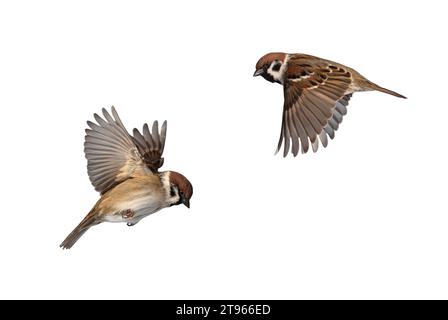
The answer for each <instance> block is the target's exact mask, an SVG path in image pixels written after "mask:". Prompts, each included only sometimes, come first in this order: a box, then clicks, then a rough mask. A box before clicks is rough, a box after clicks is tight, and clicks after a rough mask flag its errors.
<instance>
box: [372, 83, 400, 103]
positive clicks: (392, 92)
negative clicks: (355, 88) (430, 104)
mask: <svg viewBox="0 0 448 320" xmlns="http://www.w3.org/2000/svg"><path fill="white" fill-rule="evenodd" d="M367 86H368V88H369V89H372V90H376V91H380V92H384V93H387V94H390V95H393V96H395V97H398V98H403V99H407V98H406V97H405V96H403V95H401V94H399V93H398V92H395V91H392V90H389V89H386V88H383V87H381V86H379V85H377V84H375V83H373V82H370V81H368V84H367Z"/></svg>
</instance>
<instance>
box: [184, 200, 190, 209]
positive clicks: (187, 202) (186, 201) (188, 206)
mask: <svg viewBox="0 0 448 320" xmlns="http://www.w3.org/2000/svg"><path fill="white" fill-rule="evenodd" d="M182 203H183V204H184V206H186V207H187V208H188V209H190V200H188V199H182Z"/></svg>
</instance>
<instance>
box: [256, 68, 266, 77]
mask: <svg viewBox="0 0 448 320" xmlns="http://www.w3.org/2000/svg"><path fill="white" fill-rule="evenodd" d="M263 72H264V69H257V70H255V72H254V77H257V76H259V75H261V74H262V73H263Z"/></svg>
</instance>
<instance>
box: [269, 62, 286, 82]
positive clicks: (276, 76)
mask: <svg viewBox="0 0 448 320" xmlns="http://www.w3.org/2000/svg"><path fill="white" fill-rule="evenodd" d="M273 67H274V64H271V66H270V67H269V69H268V73H269V74H270V75H271V76H272V77H273V78H274V80H276V81H278V82H281V83H283V73H282V72H281V71H282V68H283V65H282V66H281V67H280V70H278V71H274V69H273Z"/></svg>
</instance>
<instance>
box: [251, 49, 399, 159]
mask: <svg viewBox="0 0 448 320" xmlns="http://www.w3.org/2000/svg"><path fill="white" fill-rule="evenodd" d="M255 68H256V70H255V73H254V77H256V76H260V75H261V76H262V77H263V78H265V79H266V80H268V81H270V82H277V83H280V84H282V85H283V91H284V99H285V101H284V105H283V121H282V130H281V133H280V139H279V142H278V146H277V151H276V152H278V151H279V150H280V148H281V146H282V143H283V141H284V143H285V145H284V149H283V156H284V157H286V155H287V154H288V152H289V149H290V146H291V145H292V148H291V149H292V154H293V155H294V156H296V155H297V154H298V152H299V149H300V145H302V153H306V152H307V151H308V149H309V145H310V144H311V147H312V149H313V151H314V152H316V151H317V149H318V146H319V139H320V141H321V142H322V145H323V146H324V147H326V146H327V144H328V138H327V135H328V136H329V137H330V138H331V139H333V138H334V136H335V131H336V130H337V129H338V127H339V124H340V123H341V122H342V118H343V116H344V115H346V114H347V105H348V102H349V100H350V98H351V97H352V94H353V92H357V91H371V90H376V91H381V92H385V93H388V94H391V95H393V96H396V97H399V98H405V99H406V97H404V96H402V95H401V94H398V93H396V92H394V91H391V90H388V89H386V88H383V87H380V86H378V85H376V84H375V83H373V82H370V81H369V80H367V79H366V78H364V77H363V76H362V75H360V74H359V73H358V72H357V71H355V70H353V69H352V68H349V67H346V66H344V65H342V64H339V63H336V62H333V61H329V60H325V59H321V58H318V57H313V56H310V55H306V54H300V53H294V54H289V53H282V52H273V53H268V54H266V55H264V56H263V57H261V59H260V60H258V62H257V65H256V67H255ZM318 137H319V139H318Z"/></svg>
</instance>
